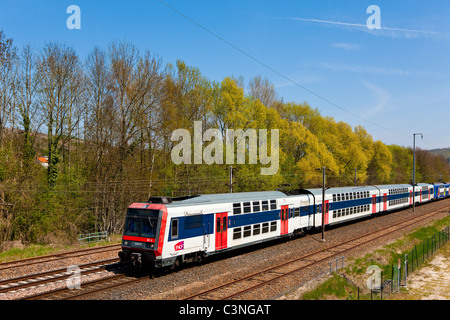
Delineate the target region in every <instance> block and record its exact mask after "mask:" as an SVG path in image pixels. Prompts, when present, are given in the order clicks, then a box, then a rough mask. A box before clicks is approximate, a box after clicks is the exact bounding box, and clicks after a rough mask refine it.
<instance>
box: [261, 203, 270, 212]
mask: <svg viewBox="0 0 450 320" xmlns="http://www.w3.org/2000/svg"><path fill="white" fill-rule="evenodd" d="M261 207H262V211H267V210H269V201H267V200H265V201H261Z"/></svg>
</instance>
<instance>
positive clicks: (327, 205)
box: [323, 200, 330, 225]
mask: <svg viewBox="0 0 450 320" xmlns="http://www.w3.org/2000/svg"><path fill="white" fill-rule="evenodd" d="M329 202H330V200H325V213H324V214H325V217H324V219H323V224H324V225H327V224H328V223H329V212H330V206H329Z"/></svg>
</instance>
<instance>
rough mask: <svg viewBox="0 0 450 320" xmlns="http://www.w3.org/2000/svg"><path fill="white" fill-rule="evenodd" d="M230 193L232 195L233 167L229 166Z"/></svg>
mask: <svg viewBox="0 0 450 320" xmlns="http://www.w3.org/2000/svg"><path fill="white" fill-rule="evenodd" d="M230 193H233V166H230Z"/></svg>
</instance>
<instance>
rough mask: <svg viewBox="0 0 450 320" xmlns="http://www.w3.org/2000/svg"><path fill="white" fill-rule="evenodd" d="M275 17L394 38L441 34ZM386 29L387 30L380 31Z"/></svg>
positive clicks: (359, 24) (339, 22)
mask: <svg viewBox="0 0 450 320" xmlns="http://www.w3.org/2000/svg"><path fill="white" fill-rule="evenodd" d="M277 19H283V20H296V21H304V22H314V23H321V24H328V25H338V26H344V27H351V28H356V29H358V30H362V31H366V32H370V33H371V34H374V35H386V36H389V37H393V38H396V37H398V36H399V35H402V36H405V37H406V38H415V37H416V36H418V35H428V36H429V35H433V36H436V35H441V34H440V33H438V32H434V31H426V30H417V29H407V28H394V27H384V26H383V24H382V25H381V28H380V29H372V30H371V29H369V28H368V27H367V25H366V24H361V23H349V22H341V21H329V20H319V19H306V18H298V17H294V18H292V17H291V18H282V17H277ZM382 31H387V32H382Z"/></svg>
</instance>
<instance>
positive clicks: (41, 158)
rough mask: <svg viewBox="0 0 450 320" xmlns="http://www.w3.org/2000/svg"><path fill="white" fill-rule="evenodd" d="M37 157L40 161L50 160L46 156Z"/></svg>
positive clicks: (46, 161)
mask: <svg viewBox="0 0 450 320" xmlns="http://www.w3.org/2000/svg"><path fill="white" fill-rule="evenodd" d="M37 159H38V160H39V161H40V162H44V163H48V160H47V158H45V157H37Z"/></svg>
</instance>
